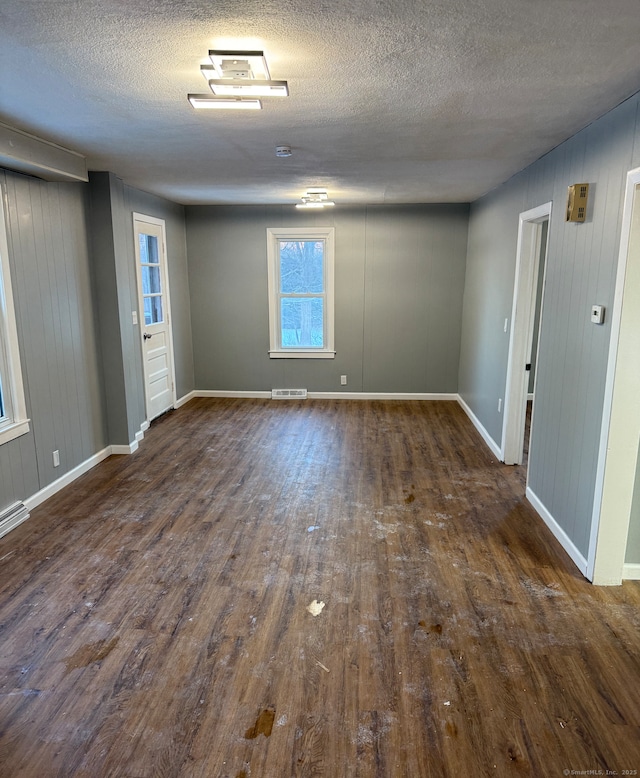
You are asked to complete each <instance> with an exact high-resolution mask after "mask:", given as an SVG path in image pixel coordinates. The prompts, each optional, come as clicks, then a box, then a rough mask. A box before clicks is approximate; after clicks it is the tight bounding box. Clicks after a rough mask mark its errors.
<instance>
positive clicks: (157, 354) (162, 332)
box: [133, 214, 175, 421]
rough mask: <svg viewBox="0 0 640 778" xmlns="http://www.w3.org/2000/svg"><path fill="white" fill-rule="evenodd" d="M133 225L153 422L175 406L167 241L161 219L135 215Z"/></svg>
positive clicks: (149, 415) (149, 410) (148, 401)
mask: <svg viewBox="0 0 640 778" xmlns="http://www.w3.org/2000/svg"><path fill="white" fill-rule="evenodd" d="M133 225H134V235H135V249H136V265H137V269H138V290H139V302H140V315H139V321H140V332H141V337H142V361H143V365H144V386H145V397H146V404H147V420H148V421H151V420H152V419H155V418H156V417H157V416H160V414H162V413H164V412H165V411H167V410H168V409H169V408H172V407H173V404H174V402H175V395H174V383H175V382H174V369H173V352H172V340H171V322H170V305H169V286H168V284H167V257H166V240H165V230H164V222H163V221H162V220H161V219H154V218H153V217H150V216H143V215H141V214H134V215H133Z"/></svg>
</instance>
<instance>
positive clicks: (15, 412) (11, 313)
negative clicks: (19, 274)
mask: <svg viewBox="0 0 640 778" xmlns="http://www.w3.org/2000/svg"><path fill="white" fill-rule="evenodd" d="M4 209H5V193H4V190H3V188H2V185H0V380H1V382H2V403H3V415H2V416H1V417H0V446H1V445H2V444H4V443H8V442H9V441H10V440H14V439H15V438H17V437H19V436H20V435H24V434H25V433H27V432H29V421H30V420H29V419H28V418H27V405H26V401H25V395H24V385H23V383H22V367H21V364H20V349H19V346H18V328H17V325H16V312H15V307H14V303H13V288H12V286H11V267H10V264H9V243H8V240H7V223H6V220H5V214H4Z"/></svg>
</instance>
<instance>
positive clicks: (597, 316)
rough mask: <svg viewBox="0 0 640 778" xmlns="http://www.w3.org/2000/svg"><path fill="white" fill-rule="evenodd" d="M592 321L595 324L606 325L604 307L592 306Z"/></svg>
mask: <svg viewBox="0 0 640 778" xmlns="http://www.w3.org/2000/svg"><path fill="white" fill-rule="evenodd" d="M591 321H592V322H593V323H594V324H604V305H592V306H591Z"/></svg>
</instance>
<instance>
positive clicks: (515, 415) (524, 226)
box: [500, 202, 552, 465]
mask: <svg viewBox="0 0 640 778" xmlns="http://www.w3.org/2000/svg"><path fill="white" fill-rule="evenodd" d="M551 208H552V202H548V203H544V204H543V205H539V206H537V207H536V208H531V209H530V210H528V211H524V212H523V213H521V214H520V216H519V218H518V242H517V247H516V275H515V280H514V284H513V305H512V308H511V332H510V335H509V356H508V360H507V380H506V388H505V400H504V424H503V426H502V443H501V448H500V459H501V461H502V462H504V463H505V464H507V465H520V464H522V459H523V449H524V433H525V421H526V410H527V397H528V392H529V388H528V383H529V372H528V371H525V370H524V366H525V365H526V364H527V360H528V359H529V357H530V351H531V344H532V340H533V325H534V315H535V301H536V292H537V281H538V268H539V265H540V249H541V243H540V236H541V233H542V229H541V226H540V225H541V224H542V223H543V222H544V221H549V227H550V226H551ZM549 234H550V229H549V230H547V246H546V248H545V254H546V251H547V249H548V246H549ZM546 265H547V263H546V262H545V267H544V272H545V273H546ZM542 295H543V300H542V305H543V304H544V283H543V289H542ZM542 305H541V312H540V320H542ZM539 347H540V339H539V338H538V349H539ZM537 364H538V360H537V359H536V365H537ZM534 402H535V400H534Z"/></svg>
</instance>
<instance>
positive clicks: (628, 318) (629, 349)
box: [587, 168, 640, 586]
mask: <svg viewBox="0 0 640 778" xmlns="http://www.w3.org/2000/svg"><path fill="white" fill-rule="evenodd" d="M639 290H640V168H635V169H634V170H630V171H629V172H628V173H627V180H626V188H625V198H624V210H623V214H622V228H621V232H620V251H619V254H618V269H617V275H616V285H615V293H614V300H613V305H612V307H611V319H610V321H611V340H610V346H609V357H608V363H607V378H606V383H605V394H604V403H603V413H602V429H601V437H600V449H599V452H598V467H597V472H596V488H595V495H594V504H593V517H592V522H591V537H590V540H589V553H588V568H587V578H589V580H591V581H593V583H594V584H600V585H609V586H617V585H619V584H620V583H622V580H623V578H624V577H626V576H625V551H626V547H627V537H628V533H629V523H630V519H631V508H632V503H633V490H634V484H635V473H636V461H637V456H638V444H639V441H640V400H639V398H638V385H639V383H640V359H639V358H638V355H639V353H640V336H639V334H638V333H640V291H639Z"/></svg>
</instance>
